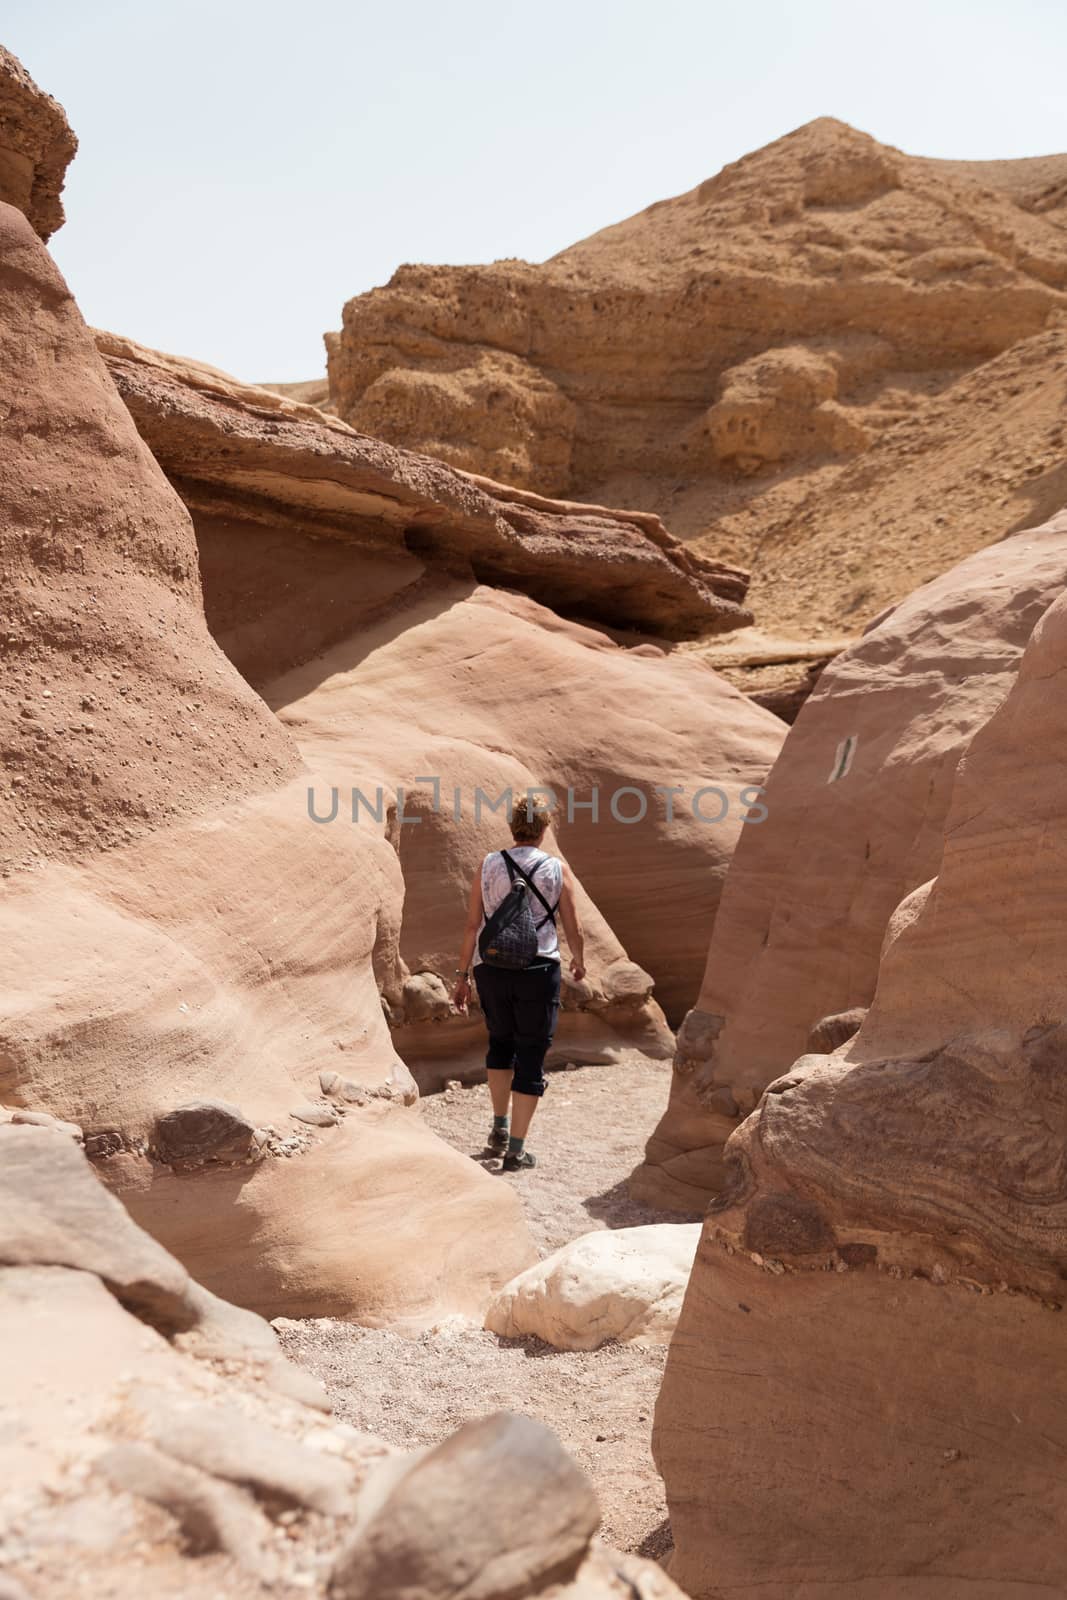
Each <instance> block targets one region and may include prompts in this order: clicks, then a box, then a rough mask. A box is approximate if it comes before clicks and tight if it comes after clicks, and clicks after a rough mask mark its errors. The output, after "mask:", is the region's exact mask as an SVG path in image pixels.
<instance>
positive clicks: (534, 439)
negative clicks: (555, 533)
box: [326, 118, 1067, 631]
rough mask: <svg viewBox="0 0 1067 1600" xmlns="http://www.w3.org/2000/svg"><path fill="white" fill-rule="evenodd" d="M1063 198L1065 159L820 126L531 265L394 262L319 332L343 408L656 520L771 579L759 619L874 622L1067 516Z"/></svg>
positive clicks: (378, 425) (481, 467)
mask: <svg viewBox="0 0 1067 1600" xmlns="http://www.w3.org/2000/svg"><path fill="white" fill-rule="evenodd" d="M1065 182H1067V157H1063V156H1059V157H1049V158H1046V159H1045V160H1044V161H1043V162H1041V163H1038V164H1036V165H1035V164H1034V163H1028V162H957V163H954V162H939V161H929V160H923V159H920V158H916V157H913V156H908V155H905V154H904V153H902V152H901V151H899V150H896V149H893V148H891V147H889V146H887V145H882V144H879V143H878V142H877V141H876V140H874V139H872V138H870V137H868V136H867V135H866V134H863V133H861V132H858V131H857V130H856V129H853V128H850V127H847V126H846V125H845V124H843V123H840V122H837V121H834V120H833V119H831V118H821V119H819V120H817V121H815V122H812V123H809V124H807V125H806V126H804V127H802V128H799V129H797V130H795V131H794V132H792V133H790V134H787V135H786V136H785V137H784V138H782V139H779V140H776V141H775V142H774V143H773V144H770V145H768V146H767V147H766V148H764V149H761V150H758V151H756V152H754V153H753V154H751V155H749V156H746V157H745V158H744V159H743V160H741V161H737V162H734V163H732V164H731V165H729V166H727V167H725V168H724V169H723V170H722V171H721V172H720V173H718V174H717V175H716V176H715V177H712V178H709V179H708V180H707V181H706V182H705V183H702V184H700V185H699V186H698V187H697V188H696V189H693V190H692V191H691V192H689V193H688V194H684V195H680V196H677V197H675V198H672V199H670V200H666V201H661V202H658V203H657V204H655V205H652V206H649V207H648V208H647V209H646V210H645V211H642V212H640V213H639V214H638V215H636V216H634V217H631V218H629V219H627V220H626V221H624V222H621V223H619V224H617V225H616V226H614V227H609V228H605V229H603V230H602V231H601V232H599V233H596V234H594V235H592V236H591V237H590V238H588V239H585V240H583V241H581V242H580V243H578V244H575V245H573V246H571V247H570V248H569V249H567V250H564V251H562V252H561V253H560V254H559V255H557V256H555V257H553V258H552V259H551V260H549V261H546V262H544V263H542V264H540V265H532V264H530V263H527V262H524V261H513V260H509V261H498V262H494V263H492V264H491V265H486V266H462V267H438V266H414V265H405V266H402V267H400V268H399V269H398V270H397V271H396V273H394V275H393V277H392V279H391V280H390V282H389V283H388V284H387V285H386V286H385V287H382V288H377V289H373V290H371V291H370V292H369V293H367V294H363V295H359V296H357V297H356V298H355V299H353V300H351V301H349V302H348V304H347V306H346V307H345V310H344V317H343V325H342V328H341V330H340V332H338V333H333V334H327V336H326V342H327V350H328V357H329V379H330V395H331V401H332V403H333V405H334V406H335V407H336V409H337V411H338V413H339V414H340V415H341V416H342V417H344V418H346V419H347V420H348V421H350V422H351V423H352V424H353V425H354V426H356V427H360V428H366V429H368V430H369V431H371V432H375V433H378V434H380V435H381V436H382V437H384V438H387V439H389V440H391V441H392V442H393V443H395V444H398V445H404V446H406V447H408V448H410V449H415V450H419V451H425V452H427V453H429V454H431V455H435V456H437V457H438V458H439V459H441V460H443V461H447V462H449V463H450V464H452V465H455V466H458V467H460V468H463V469H465V470H468V471H475V472H484V473H487V474H489V475H491V476H493V477H495V478H502V479H506V480H508V481H511V482H515V483H518V484H520V485H521V486H522V487H524V488H529V489H534V490H537V491H539V492H540V493H545V494H554V495H557V494H568V495H573V496H575V497H581V498H583V499H591V500H597V501H599V502H602V503H607V504H612V503H619V502H620V501H621V502H623V503H626V504H632V505H638V506H641V507H644V508H646V509H648V510H654V511H657V512H658V513H659V514H660V515H661V516H663V517H664V518H665V519H666V520H667V521H668V523H669V524H670V526H671V527H672V528H673V529H674V530H675V531H676V532H679V533H681V534H682V535H683V536H685V537H687V538H692V539H695V540H698V541H701V542H703V541H704V540H707V542H708V543H709V544H711V545H712V546H713V548H714V553H715V554H716V555H717V556H724V555H725V556H726V557H728V558H729V559H731V560H738V561H740V562H741V563H742V564H743V565H746V566H751V567H752V568H753V569H754V585H753V596H754V600H755V609H756V611H757V614H758V615H759V616H760V618H761V620H763V621H776V622H779V623H781V624H784V625H788V628H789V630H790V631H800V630H804V631H807V630H810V628H811V627H812V625H813V624H820V625H826V626H829V627H840V626H846V625H862V623H864V622H865V621H866V620H868V619H869V618H870V617H871V616H873V615H875V614H877V612H878V611H880V610H881V609H882V608H883V607H884V606H885V605H886V604H887V603H889V602H891V601H894V600H898V599H900V598H901V597H902V596H903V595H905V594H907V593H908V592H909V591H910V590H911V589H912V588H914V587H915V586H916V584H917V583H919V582H922V581H924V580H925V579H927V578H929V577H932V576H933V575H934V574H935V573H936V572H938V571H941V570H944V568H946V567H947V566H949V565H951V563H952V562H953V561H956V560H958V559H960V558H961V557H962V556H964V555H966V554H968V553H969V552H970V551H972V550H974V549H976V548H978V547H979V545H981V544H982V543H984V542H987V541H988V540H989V539H990V538H995V537H998V536H999V534H1000V533H1001V532H1002V531H1003V529H1004V527H1005V526H1016V527H1021V526H1025V525H1027V524H1029V523H1033V522H1035V521H1040V520H1041V519H1042V517H1044V516H1047V515H1049V514H1050V513H1051V511H1052V510H1053V509H1055V508H1056V506H1057V505H1058V504H1060V503H1062V499H1063V496H1062V494H1061V495H1060V499H1059V501H1056V500H1055V499H1054V498H1050V495H1051V494H1052V493H1053V491H1052V489H1051V487H1049V488H1048V492H1047V493H1046V492H1045V486H1044V485H1043V482H1042V474H1044V473H1046V472H1048V471H1057V470H1060V469H1062V464H1063V459H1064V450H1063V435H1062V431H1061V429H1062V418H1061V417H1057V416H1056V415H1055V402H1054V400H1053V395H1055V394H1057V393H1058V394H1059V396H1060V410H1061V411H1062V398H1063V378H1064V373H1063V361H1062V348H1061V344H1062V339H1061V334H1062V330H1060V333H1059V334H1055V335H1053V334H1051V333H1048V334H1047V333H1046V330H1050V329H1051V328H1052V326H1053V324H1054V323H1055V322H1056V320H1057V319H1058V318H1059V317H1061V316H1062V313H1063V311H1064V309H1065V308H1067V296H1065V290H1067V234H1065V231H1064V226H1063V211H1062V205H1061V201H1060V197H1061V196H1062V193H1063V189H1064V185H1065ZM1046 339H1047V340H1049V341H1050V342H1047V343H1043V342H1042V341H1044V340H1046ZM1057 340H1059V341H1060V342H1059V343H1057ZM1005 352H1010V355H1008V356H1006V357H1005V356H1004V353H1005ZM1001 357H1003V358H1004V359H1005V360H1006V361H1007V362H1008V363H1009V366H1013V368H1014V372H1013V375H1012V376H1010V377H1009V376H1008V371H1007V369H1006V368H1005V369H998V370H997V371H996V372H994V374H993V375H992V376H991V378H990V380H989V382H988V384H987V383H986V382H985V379H984V376H983V377H978V374H979V373H982V374H983V375H984V372H985V368H986V366H987V365H988V364H989V363H991V362H993V363H995V361H996V359H997V358H1001ZM968 385H970V387H969V388H968V387H967V386H968ZM957 389H959V394H958V396H957V393H956V391H957ZM957 399H958V403H957ZM928 412H929V414H930V415H931V421H932V426H933V433H932V434H931V436H930V437H929V438H927V436H926V427H925V419H926V417H927V414H928ZM975 422H977V423H978V425H979V433H985V432H986V430H987V429H988V430H989V431H990V432H991V433H999V438H998V452H997V459H996V461H990V460H989V458H988V455H987V454H986V451H987V448H988V447H987V445H984V444H981V443H980V442H979V440H978V439H973V440H972V439H969V437H968V435H969V432H970V428H971V425H972V424H974V423H975ZM898 429H899V432H898ZM890 439H892V440H895V441H899V442H898V443H895V444H893V445H888V441H889V440H890ZM883 442H885V443H886V444H887V450H886V452H881V446H882V444H883ZM946 446H948V448H947V449H946ZM935 451H936V456H937V462H938V463H939V464H935V469H934V470H935V474H936V476H937V478H938V479H939V480H940V492H939V494H937V495H935V496H934V497H933V498H931V499H927V500H926V502H925V503H926V507H927V508H928V507H929V505H931V504H934V503H935V501H937V500H940V501H941V502H942V506H941V509H942V512H943V514H944V515H945V519H946V520H945V523H944V525H942V526H935V527H934V528H931V526H930V520H931V519H930V518H929V517H927V518H926V519H925V521H922V520H921V516H922V510H923V506H924V496H923V483H922V473H921V472H920V471H919V470H918V468H919V466H920V463H923V464H924V465H928V464H929V463H930V462H931V461H932V460H933V459H934V452H935ZM978 472H986V473H987V474H988V475H989V476H988V477H987V478H986V480H985V484H984V490H983V491H980V492H979V493H978V494H975V493H974V482H973V480H974V478H975V476H976V474H977V473H978ZM902 474H903V477H904V480H905V481H904V482H903V483H902V484H900V485H899V486H898V491H899V492H898V493H897V495H896V498H894V496H893V485H894V481H895V480H896V479H898V478H899V477H900V476H901V475H902ZM993 480H995V487H996V489H997V490H998V491H999V490H1000V487H1001V483H1002V484H1003V492H1004V493H1005V494H1006V495H1008V496H1012V495H1014V496H1016V498H1017V499H1018V501H1019V509H1018V511H1016V512H1013V514H1012V516H1011V517H1009V518H1006V519H1002V520H1001V521H1000V523H999V524H996V523H995V522H994V525H993V526H992V527H990V526H988V524H987V523H986V522H985V519H984V518H982V517H981V516H979V515H973V516H972V515H969V514H968V508H969V507H970V506H971V505H972V504H974V505H975V506H976V507H977V505H978V504H979V503H980V501H981V500H982V498H983V494H984V498H985V500H986V501H987V502H989V501H990V500H991V499H993V498H999V493H998V494H997V495H995V496H994V495H991V494H990V492H989V491H990V485H991V482H992V481H993ZM839 481H840V483H841V485H842V486H843V487H845V488H846V493H849V509H848V512H847V514H846V513H841V514H839V513H838V511H837V507H836V497H837V484H838V482H839ZM872 481H873V482H874V483H875V484H876V485H877V486H879V487H878V488H877V492H876V493H875V495H874V496H873V498H872V500H871V503H870V504H865V503H863V501H862V499H861V500H860V504H859V513H858V515H857V504H856V502H855V500H853V499H852V497H851V493H850V489H851V486H853V485H854V486H855V487H856V489H857V490H859V489H860V486H861V485H864V484H865V485H866V486H867V487H868V488H870V486H871V484H872ZM927 488H928V485H927ZM905 524H906V525H905ZM920 527H921V528H922V540H921V543H920V542H918V541H917V540H916V538H915V534H916V532H917V530H918V529H919V528H920ZM809 546H810V550H811V555H810V557H809Z"/></svg>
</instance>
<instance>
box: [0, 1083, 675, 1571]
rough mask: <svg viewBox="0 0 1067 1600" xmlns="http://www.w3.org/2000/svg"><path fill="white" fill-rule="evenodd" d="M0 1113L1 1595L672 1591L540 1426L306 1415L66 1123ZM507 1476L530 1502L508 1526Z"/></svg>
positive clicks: (316, 1397)
mask: <svg viewBox="0 0 1067 1600" xmlns="http://www.w3.org/2000/svg"><path fill="white" fill-rule="evenodd" d="M15 1115H16V1119H17V1118H18V1115H19V1114H18V1113H16V1114H15ZM7 1118H8V1114H7V1113H6V1112H4V1111H2V1110H0V1201H2V1203H0V1313H2V1314H0V1416H2V1417H3V1419H4V1426H3V1428H2V1429H0V1549H2V1551H3V1562H2V1567H3V1571H2V1573H0V1592H2V1593H3V1595H4V1600H26V1597H27V1596H30V1595H32V1596H33V1597H34V1600H67V1597H68V1596H70V1595H71V1594H72V1593H73V1592H75V1591H84V1592H86V1593H90V1592H99V1593H107V1594H109V1595H112V1596H114V1597H116V1600H135V1597H137V1596H142V1595H144V1594H146V1593H152V1594H161V1595H162V1594H166V1595H174V1596H179V1595H191V1594H194V1593H209V1594H211V1595H234V1596H241V1597H243V1600H252V1597H256V1596H265V1595H269V1594H276V1593H278V1592H279V1590H282V1591H284V1592H289V1593H303V1594H312V1595H318V1596H325V1595H326V1594H330V1595H333V1596H335V1597H345V1596H362V1595H364V1594H367V1593H373V1594H376V1595H386V1594H398V1593H403V1594H405V1595H408V1596H410V1595H412V1594H419V1595H423V1596H425V1597H426V1600H449V1597H452V1596H459V1595H461V1594H472V1593H473V1594H477V1595H480V1596H481V1597H482V1600H505V1597H506V1596H511V1595H514V1594H516V1593H522V1594H524V1595H538V1594H541V1593H543V1592H545V1591H546V1590H550V1591H551V1594H552V1596H553V1597H557V1596H567V1597H573V1600H578V1597H579V1596H581V1597H582V1600H588V1597H595V1600H625V1597H626V1596H627V1595H632V1594H633V1593H634V1592H637V1593H640V1594H642V1595H647V1596H648V1597H649V1600H678V1596H679V1591H678V1590H677V1589H675V1587H674V1585H673V1584H672V1583H671V1582H670V1581H669V1580H668V1579H667V1578H665V1577H664V1576H663V1574H662V1573H661V1572H660V1571H659V1569H658V1568H656V1567H653V1566H652V1565H651V1564H650V1563H647V1562H644V1561H641V1560H640V1559H638V1558H635V1557H631V1556H622V1555H620V1554H619V1553H618V1552H616V1551H613V1550H610V1549H607V1548H605V1547H604V1546H602V1545H601V1544H600V1543H599V1541H598V1540H597V1539H596V1537H595V1536H596V1530H597V1527H598V1524H599V1521H600V1512H599V1507H598V1505H597V1502H596V1497H595V1495H594V1493H593V1490H592V1486H591V1485H590V1483H589V1481H588V1479H587V1478H586V1477H585V1475H584V1473H582V1472H581V1471H580V1470H579V1468H578V1467H577V1466H576V1464H575V1463H574V1462H573V1461H572V1460H571V1459H570V1458H569V1457H568V1456H567V1454H566V1453H565V1452H564V1450H563V1449H562V1448H561V1446H560V1444H559V1441H558V1440H557V1439H556V1437H555V1436H554V1434H552V1433H551V1432H550V1431H549V1430H548V1429H547V1428H545V1427H543V1426H542V1425H541V1424H539V1423H537V1422H534V1421H531V1420H530V1419H529V1418H526V1417H518V1416H510V1415H506V1414H497V1415H495V1416H491V1417H485V1418H482V1419H481V1420H479V1421H478V1422H475V1423H470V1424H468V1425H467V1426H465V1427H463V1428H461V1429H460V1430H459V1431H458V1432H457V1433H455V1434H453V1435H452V1437H451V1438H449V1439H447V1440H445V1441H444V1443H442V1444H441V1445H439V1446H438V1447H437V1448H436V1449H432V1450H424V1451H419V1452H415V1453H413V1454H407V1453H404V1452H401V1451H398V1450H396V1449H394V1448H392V1447H391V1446H389V1445H387V1444H385V1443H384V1441H382V1440H380V1439H378V1438H376V1437H375V1436H374V1435H372V1434H368V1433H361V1432H360V1431H359V1430H358V1429H357V1428H354V1427H352V1426H351V1425H349V1424H347V1423H338V1422H335V1421H334V1420H333V1419H331V1418H330V1417H329V1416H328V1415H325V1416H324V1415H323V1413H324V1412H327V1413H328V1412H329V1403H328V1401H327V1400H326V1397H325V1395H324V1394H323V1392H322V1390H321V1389H320V1387H319V1386H318V1384H317V1383H316V1382H315V1380H314V1379H312V1378H311V1377H310V1375H309V1374H307V1373H305V1372H303V1371H302V1370H300V1369H299V1368H297V1367H295V1366H291V1365H290V1364H289V1363H288V1362H287V1361H285V1360H284V1358H283V1357H282V1355H281V1353H280V1351H279V1349H278V1345H277V1341H276V1339H275V1336H274V1334H273V1332H272V1330H271V1328H270V1327H269V1326H268V1324H267V1323H266V1322H263V1321H261V1320H260V1318H258V1317H256V1316H253V1315H251V1314H250V1313H248V1312H242V1311H238V1310H236V1309H235V1308H234V1307H233V1306H230V1305H227V1304H226V1303H225V1302H224V1301H219V1300H216V1299H215V1298H214V1297H213V1296H212V1295H210V1294H208V1293H207V1292H206V1290H204V1289H203V1288H202V1287H201V1286H200V1285H198V1284H197V1283H195V1282H194V1281H193V1280H191V1279H190V1278H189V1276H188V1274H187V1273H186V1271H185V1269H184V1268H183V1267H182V1266H181V1265H180V1264H179V1262H178V1261H177V1260H175V1258H174V1257H173V1256H171V1255H168V1253H167V1252H166V1251H165V1250H163V1249H162V1248H161V1247H160V1246H159V1245H158V1244H157V1243H156V1242H155V1241H154V1240H152V1239H151V1238H149V1237H148V1235H147V1234H144V1233H142V1232H141V1231H140V1230H139V1229H138V1228H137V1227H136V1226H135V1225H134V1224H133V1223H132V1222H131V1221H130V1219H129V1217H128V1216H127V1215H126V1214H125V1212H124V1211H123V1208H122V1207H121V1205H119V1203H118V1202H117V1201H116V1200H114V1199H113V1198H112V1197H111V1196H109V1195H108V1194H107V1192H106V1190H105V1189H104V1188H103V1187H102V1185H101V1184H100V1183H98V1182H97V1180H96V1178H95V1177H94V1175H93V1173H92V1171H91V1169H90V1167H89V1166H88V1164H87V1162H86V1160H85V1158H84V1155H83V1154H82V1153H81V1151H80V1150H79V1149H78V1148H77V1145H76V1144H75V1142H74V1138H77V1139H80V1133H79V1130H77V1129H76V1128H75V1129H72V1130H69V1131H63V1130H62V1129H60V1128H59V1127H56V1126H51V1127H48V1126H45V1127H42V1126H32V1125H29V1126H27V1125H22V1126H20V1125H19V1124H18V1121H17V1120H15V1121H10V1120H7ZM40 1120H41V1121H45V1120H46V1119H44V1118H43V1117H42V1118H40ZM72 1135H73V1137H72ZM521 1493H526V1494H532V1495H535V1496H536V1500H537V1505H538V1513H539V1514H538V1518H537V1520H536V1523H535V1524H534V1525H532V1526H531V1528H530V1529H529V1530H527V1533H526V1537H525V1538H523V1539H516V1537H515V1528H514V1519H515V1502H516V1499H517V1497H518V1496H519V1495H520V1494H521ZM472 1579H473V1580H476V1581H475V1582H474V1583H473V1584H472ZM405 1580H406V1581H405Z"/></svg>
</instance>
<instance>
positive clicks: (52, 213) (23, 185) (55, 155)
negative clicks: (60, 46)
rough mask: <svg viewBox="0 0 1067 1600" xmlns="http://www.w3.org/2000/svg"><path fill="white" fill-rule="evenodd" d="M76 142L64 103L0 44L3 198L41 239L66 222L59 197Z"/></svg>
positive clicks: (0, 189)
mask: <svg viewBox="0 0 1067 1600" xmlns="http://www.w3.org/2000/svg"><path fill="white" fill-rule="evenodd" d="M77 148H78V141H77V139H76V138H75V137H74V134H73V133H72V132H71V128H70V124H69V123H68V121H67V118H66V113H65V112H64V110H63V107H62V106H61V105H60V104H59V103H58V101H56V100H53V99H52V96H51V95H50V94H45V92H44V90H43V89H39V88H38V87H37V85H36V84H35V83H34V81H33V79H32V78H31V77H30V75H29V73H28V72H27V71H26V68H25V67H24V66H23V65H22V62H21V61H18V60H16V58H15V57H14V56H13V55H12V54H11V52H10V51H9V50H5V49H4V47H3V45H0V202H2V203H3V204H5V205H10V206H15V207H17V209H18V210H19V211H21V212H23V213H24V214H25V215H26V216H27V217H28V218H29V221H30V223H31V225H32V227H33V228H34V230H35V232H37V233H38V234H39V235H40V237H41V238H42V239H49V238H50V237H51V236H52V234H53V233H55V231H56V229H57V228H59V227H61V226H62V223H63V204H62V201H61V200H60V198H59V197H60V194H61V192H62V189H63V180H64V178H65V177H66V173H67V168H68V166H69V165H70V163H71V162H72V161H73V159H74V152H75V151H76V150H77Z"/></svg>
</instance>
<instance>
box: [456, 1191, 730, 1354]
mask: <svg viewBox="0 0 1067 1600" xmlns="http://www.w3.org/2000/svg"><path fill="white" fill-rule="evenodd" d="M699 1239H700V1224H699V1223H697V1222H682V1223H669V1222H667V1223H662V1222H661V1223H653V1224H650V1225H649V1226H647V1227H642V1228H616V1229H614V1230H605V1231H602V1232H599V1233H586V1234H582V1235H581V1236H580V1237H579V1238H577V1239H572V1240H571V1241H570V1242H569V1243H568V1244H565V1245H564V1246H563V1248H562V1249H561V1250H555V1251H553V1253H552V1254H551V1255H550V1256H546V1258H545V1259H544V1260H543V1261H539V1262H538V1264H537V1265H536V1266H535V1267H528V1268H527V1269H526V1271H525V1272H521V1273H520V1274H519V1276H518V1277H517V1278H513V1279H512V1281H511V1282H510V1283H506V1284H505V1285H504V1287H503V1288H502V1289H500V1290H498V1291H497V1293H496V1294H495V1295H494V1296H493V1299H492V1300H491V1301H490V1302H489V1309H488V1311H487V1312H486V1316H485V1326H486V1327H487V1328H488V1329H489V1331H490V1332H491V1333H497V1334H500V1335H501V1336H502V1337H503V1338H505V1339H515V1338H521V1337H523V1336H524V1335H526V1334H533V1335H534V1336H535V1337H536V1338H538V1339H543V1340H544V1341H545V1343H546V1344H550V1345H554V1346H555V1348H556V1349H557V1350H596V1349H598V1348H599V1347H600V1345H602V1344H605V1343H606V1342H607V1341H608V1340H609V1339H616V1340H619V1341H629V1340H636V1341H638V1342H639V1343H642V1344H667V1343H669V1341H670V1337H671V1334H672V1333H673V1332H674V1329H675V1327H676V1326H677V1323H678V1313H679V1312H680V1311H681V1309H682V1296H683V1295H684V1294H685V1286H686V1284H687V1283H688V1281H689V1272H690V1269H691V1267H692V1265H693V1256H694V1254H695V1253H696V1248H697V1244H698V1242H699Z"/></svg>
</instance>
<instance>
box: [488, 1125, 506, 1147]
mask: <svg viewBox="0 0 1067 1600" xmlns="http://www.w3.org/2000/svg"><path fill="white" fill-rule="evenodd" d="M507 1147H508V1130H507V1129H506V1128H490V1129H489V1137H488V1138H487V1139H486V1141H485V1148H486V1149H487V1150H506V1149H507Z"/></svg>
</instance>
